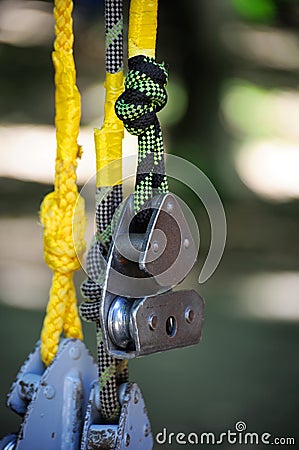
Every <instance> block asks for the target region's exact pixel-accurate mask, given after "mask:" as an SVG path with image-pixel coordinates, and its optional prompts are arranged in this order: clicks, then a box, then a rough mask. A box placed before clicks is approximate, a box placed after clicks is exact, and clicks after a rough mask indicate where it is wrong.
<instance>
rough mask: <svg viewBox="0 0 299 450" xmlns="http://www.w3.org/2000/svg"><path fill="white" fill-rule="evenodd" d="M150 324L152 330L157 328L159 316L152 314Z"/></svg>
mask: <svg viewBox="0 0 299 450" xmlns="http://www.w3.org/2000/svg"><path fill="white" fill-rule="evenodd" d="M148 325H149V327H150V329H151V330H155V329H156V328H157V325H158V317H157V316H155V315H154V314H151V315H150V317H149V319H148Z"/></svg>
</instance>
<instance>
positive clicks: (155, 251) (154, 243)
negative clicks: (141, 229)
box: [152, 241, 159, 253]
mask: <svg viewBox="0 0 299 450" xmlns="http://www.w3.org/2000/svg"><path fill="white" fill-rule="evenodd" d="M152 249H153V252H154V253H157V252H158V250H159V244H158V242H157V241H154V242H153V244H152Z"/></svg>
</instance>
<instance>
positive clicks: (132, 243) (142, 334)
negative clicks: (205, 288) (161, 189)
mask: <svg viewBox="0 0 299 450" xmlns="http://www.w3.org/2000/svg"><path fill="white" fill-rule="evenodd" d="M150 208H151V209H152V211H153V212H152V215H151V218H150V220H149V223H148V225H147V229H146V232H145V233H144V234H137V233H134V234H133V233H130V224H131V222H132V219H133V217H134V198H133V196H130V197H129V198H128V199H127V201H126V203H125V205H124V207H123V210H122V213H121V214H120V217H119V220H118V223H117V225H116V227H115V230H114V233H113V240H112V244H111V247H110V253H109V256H108V262H107V268H106V278H105V281H104V284H103V291H102V302H101V308H100V321H101V325H102V330H103V339H104V344H105V349H106V351H107V352H108V353H109V354H110V355H112V356H114V357H116V358H123V359H130V358H135V357H137V356H142V355H147V354H150V353H156V352H161V351H165V350H169V349H173V348H178V347H185V346H188V345H192V344H196V343H198V342H199V340H200V337H201V330H202V324H203V308H204V303H203V300H202V298H201V297H200V296H199V295H198V294H197V293H196V292H195V291H178V292H171V291H170V290H171V289H172V288H173V287H175V286H176V285H177V284H178V283H180V282H181V281H182V279H183V278H184V277H185V276H186V275H187V274H188V273H189V271H190V270H191V268H192V267H193V265H194V263H195V261H196V256H197V248H196V245H195V243H194V240H193V238H192V235H191V232H190V229H189V226H188V224H187V222H186V220H185V218H184V215H183V212H182V210H181V208H180V205H179V203H178V201H177V199H176V197H175V196H174V195H173V194H165V195H162V194H159V195H157V196H156V197H154V198H153V200H152V202H151V204H150ZM167 291H168V292H167Z"/></svg>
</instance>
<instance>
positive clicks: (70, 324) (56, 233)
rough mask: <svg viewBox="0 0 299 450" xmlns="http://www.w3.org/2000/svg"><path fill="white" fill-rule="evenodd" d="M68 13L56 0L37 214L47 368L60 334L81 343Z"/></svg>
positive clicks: (81, 227)
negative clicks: (46, 158) (45, 284)
mask: <svg viewBox="0 0 299 450" xmlns="http://www.w3.org/2000/svg"><path fill="white" fill-rule="evenodd" d="M72 9H73V2H72V1H71V0H55V7H54V17H55V33H56V40H55V43H54V49H55V51H54V52H53V62H54V66H55V86H56V93H55V106H56V117H55V124H56V140H57V155H56V174H55V183H54V192H51V193H50V194H48V195H47V196H46V197H45V199H44V201H43V203H42V205H41V211H40V218H41V222H42V224H43V226H44V255H45V260H46V262H47V264H48V266H49V267H50V268H51V269H52V270H53V272H54V274H53V280H52V287H51V290H50V298H49V302H48V306H47V312H46V317H45V319H44V324H43V329H42V333H41V356H42V360H43V361H44V363H45V364H46V365H49V364H50V363H51V361H52V360H53V358H54V356H55V355H56V353H57V350H58V344H59V338H60V335H61V333H62V331H63V330H64V332H65V335H66V336H67V337H73V338H79V339H82V329H81V322H80V319H79V315H78V310H77V301H76V292H75V288H74V284H73V273H74V271H75V270H78V269H80V263H79V260H78V256H77V253H78V255H79V256H80V255H81V254H83V252H84V251H85V242H84V232H85V224H86V219H85V215H84V200H83V199H82V198H81V197H79V195H78V190H77V186H76V167H77V161H76V160H77V158H78V157H80V156H81V148H80V147H79V146H78V144H77V138H78V133H79V124H80V94H79V91H78V89H77V86H76V69H75V63H74V59H73V41H74V36H73V30H72V27H73V23H72ZM73 228H74V229H73ZM74 241H75V242H76V249H75V247H74ZM76 251H77V253H76Z"/></svg>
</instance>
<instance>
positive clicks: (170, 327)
mask: <svg viewBox="0 0 299 450" xmlns="http://www.w3.org/2000/svg"><path fill="white" fill-rule="evenodd" d="M166 333H167V334H168V336H169V337H173V336H174V335H175V334H176V320H175V317H173V316H169V317H168V319H167V320H166Z"/></svg>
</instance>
